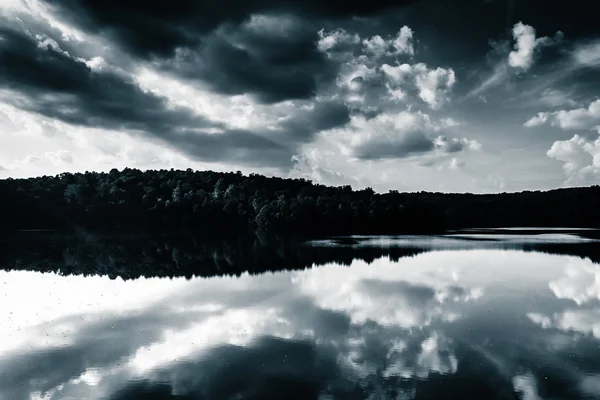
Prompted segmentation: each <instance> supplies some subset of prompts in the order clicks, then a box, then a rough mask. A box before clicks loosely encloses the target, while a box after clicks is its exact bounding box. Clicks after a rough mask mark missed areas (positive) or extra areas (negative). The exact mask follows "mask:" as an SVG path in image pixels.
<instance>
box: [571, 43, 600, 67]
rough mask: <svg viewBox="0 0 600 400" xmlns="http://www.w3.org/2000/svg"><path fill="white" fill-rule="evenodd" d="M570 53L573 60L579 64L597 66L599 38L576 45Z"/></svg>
mask: <svg viewBox="0 0 600 400" xmlns="http://www.w3.org/2000/svg"><path fill="white" fill-rule="evenodd" d="M572 55H573V59H574V60H575V62H576V63H577V64H579V65H581V66H585V67H597V66H598V65H600V40H594V41H588V42H586V43H581V44H579V45H577V46H576V47H575V49H574V50H573V53H572Z"/></svg>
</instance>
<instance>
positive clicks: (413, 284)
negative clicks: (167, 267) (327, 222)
mask: <svg viewBox="0 0 600 400" xmlns="http://www.w3.org/2000/svg"><path fill="white" fill-rule="evenodd" d="M461 235H462V234H461ZM468 235H469V237H465V236H455V235H443V236H438V237H395V238H389V237H388V238H377V237H355V238H352V240H349V239H344V240H340V239H333V240H330V241H318V242H315V243H312V247H311V248H310V249H311V250H306V249H305V250H303V251H304V253H301V254H305V255H306V254H308V255H312V256H315V255H319V258H320V259H321V260H323V259H324V260H331V259H333V260H334V261H325V262H323V261H319V262H316V261H315V265H314V266H313V267H312V268H308V269H297V270H288V271H279V272H267V273H264V274H253V275H251V274H248V273H242V274H240V275H239V276H235V275H234V276H213V277H199V276H198V277H191V278H186V277H171V278H165V277H154V278H137V279H129V280H123V279H121V278H116V279H114V277H113V279H111V278H110V277H108V276H84V275H65V274H64V270H60V268H54V271H53V272H47V273H41V272H38V271H28V270H23V265H22V264H20V268H21V269H12V270H10V271H7V270H4V271H0V287H1V288H2V292H1V294H0V321H1V322H0V398H1V399H3V400H4V399H6V400H21V399H27V400H30V399H52V400H54V399H76V400H83V399H107V400H125V399H186V400H187V399H203V400H208V399H293V398H298V399H323V400H324V399H527V400H530V399H596V398H600V340H599V339H600V268H599V266H598V264H597V263H595V262H594V261H592V260H596V258H595V257H594V256H593V255H591V256H590V257H585V252H582V251H581V249H588V250H589V249H593V248H594V247H593V246H597V243H596V242H595V241H589V240H588V239H585V238H581V237H580V236H578V235H576V234H572V233H561V232H552V233H541V236H540V235H539V234H536V235H529V236H528V235H526V234H523V233H516V234H515V235H512V236H511V235H505V234H504V233H503V234H502V235H500V236H497V237H494V238H489V237H488V235H489V233H484V234H482V235H484V236H478V237H474V236H473V235H475V236H477V235H478V234H477V233H468ZM547 235H550V236H547ZM536 246H537V247H536ZM561 246H562V247H561ZM323 248H326V249H329V250H326V251H333V250H331V249H332V248H333V249H336V250H335V251H338V253H335V254H336V255H335V257H329V258H328V257H324V256H323V254H329V253H322V252H319V251H321V250H319V249H323ZM365 248H370V249H371V250H370V251H371V252H370V253H368V254H369V256H368V257H367V256H364V255H365V254H367V253H365V251H366V250H365ZM398 248H399V249H400V250H398V251H400V252H399V253H394V251H395V250H393V249H398ZM402 248H404V250H406V249H410V250H411V251H410V252H407V251H404V250H402ZM573 249H579V250H577V251H576V250H573ZM416 250H419V251H416ZM31 251H32V250H31V249H29V252H31ZM257 251H258V250H257ZM297 251H299V250H297ZM312 251H314V253H313V252H312ZM180 252H182V250H178V253H180ZM279 252H280V253H282V254H284V255H285V257H288V258H290V259H291V258H292V257H296V258H297V254H300V253H293V252H292V253H289V252H288V253H285V251H283V250H281V251H279ZM339 252H344V254H345V256H342V255H341V253H339ZM132 253H133V251H132ZM168 253H169V255H172V253H173V249H171V250H170V251H169V252H168ZM271 253H277V252H276V251H272V252H271ZM392 253H394V254H395V255H394V254H392ZM44 254H45V253H44ZM136 254H137V253H136ZM215 254H216V253H215ZM105 256H106V255H105ZM213 256H215V257H217V258H218V257H222V255H220V256H217V255H214V254H213ZM179 257H180V258H179V259H178V260H181V259H182V256H181V255H179ZM230 257H233V258H235V257H234V256H233V255H231V254H230ZM315 257H316V256H315ZM65 259H70V260H71V259H72V255H71V256H68V257H66V258H65ZM342 259H343V260H346V261H344V262H342V261H340V260H342ZM135 260H138V259H135ZM336 260H337V261H336ZM121 261H122V262H123V263H127V262H128V261H127V259H125V260H121ZM129 261H132V260H131V259H130V260H129ZM138 261H139V260H138ZM71 262H72V263H73V262H75V261H71ZM77 262H78V265H80V266H82V267H81V268H84V267H85V263H83V262H82V261H81V260H79V261H77ZM172 262H173V263H174V265H180V264H181V263H179V264H177V263H175V261H172ZM56 263H59V262H58V261H54V262H53V266H54V267H56V265H54V264H56ZM59 264H60V263H59ZM296 264H297V263H296ZM296 264H294V265H296ZM317 264H318V265H317ZM36 265H38V267H36V268H37V269H39V268H40V267H39V263H38V264H36ZM219 265H222V264H219ZM5 267H6V265H5ZM282 267H285V265H282ZM36 268H34V269H36ZM47 268H49V267H48V266H47ZM86 268H87V267H86ZM173 268H175V267H173ZM186 268H187V267H186ZM186 268H184V269H186ZM49 269H52V268H49ZM63 269H64V268H63ZM186 270H187V269H186ZM238 273H239V272H238ZM159 275H160V274H159ZM174 275H176V274H175V273H173V271H171V273H170V276H174Z"/></svg>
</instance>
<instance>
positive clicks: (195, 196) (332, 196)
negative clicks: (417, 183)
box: [0, 168, 600, 236]
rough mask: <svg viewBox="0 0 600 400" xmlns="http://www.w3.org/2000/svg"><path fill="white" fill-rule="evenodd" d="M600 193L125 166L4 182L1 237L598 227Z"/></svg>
mask: <svg viewBox="0 0 600 400" xmlns="http://www.w3.org/2000/svg"><path fill="white" fill-rule="evenodd" d="M599 195H600V187H599V186H593V187H589V188H573V189H560V190H553V191H548V192H539V191H538V192H530V191H527V192H522V193H502V194H486V195H474V194H443V193H427V192H419V193H400V192H398V191H395V190H390V192H389V193H385V194H379V193H376V192H374V191H373V189H371V188H367V189H364V190H352V188H351V187H350V186H340V187H329V186H324V185H319V184H314V183H312V182H310V181H308V180H306V179H285V178H278V177H266V176H262V175H258V174H250V175H243V174H242V173H241V172H239V171H238V172H229V173H222V172H213V171H193V170H192V169H187V170H185V171H183V170H174V169H171V170H158V171H157V170H149V171H140V170H137V169H131V168H125V169H124V170H122V171H118V170H116V169H113V170H111V171H110V172H108V173H97V172H85V173H63V174H60V175H57V176H54V177H51V176H43V177H37V178H29V179H5V180H0V199H1V201H2V203H4V206H3V207H2V209H1V211H0V212H1V213H3V214H4V215H3V217H4V218H3V221H4V223H3V225H2V226H3V228H2V229H4V230H8V231H12V230H17V229H43V228H46V229H48V228H53V229H61V230H62V229H68V230H74V229H75V230H77V229H84V230H89V231H105V230H108V231H114V230H117V229H118V230H123V231H140V230H142V231H148V230H152V231H156V230H159V231H173V230H192V231H203V232H213V233H215V234H216V233H217V232H220V233H240V232H248V231H253V230H263V231H267V232H288V233H289V232H293V233H295V234H298V235H308V236H315V235H331V234H359V233H382V234H384V233H385V234H390V233H426V232H435V231H441V230H444V229H454V228H466V227H502V226H540V227H550V226H572V227H598V226H600V214H599V213H598V212H597V199H598V198H599Z"/></svg>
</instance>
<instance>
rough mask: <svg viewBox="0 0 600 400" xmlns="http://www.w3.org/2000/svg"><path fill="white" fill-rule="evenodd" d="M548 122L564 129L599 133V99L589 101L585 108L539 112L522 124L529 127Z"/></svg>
mask: <svg viewBox="0 0 600 400" xmlns="http://www.w3.org/2000/svg"><path fill="white" fill-rule="evenodd" d="M548 122H549V123H550V125H551V126H556V127H558V128H560V129H564V130H597V131H598V133H600V99H598V100H595V101H593V102H591V103H590V104H589V106H588V107H587V108H575V109H571V110H559V111H553V112H540V113H538V114H537V115H536V116H535V117H532V118H531V119H529V120H528V121H527V122H525V124H524V125H525V126H526V127H528V128H531V127H537V126H541V125H544V124H546V123H548Z"/></svg>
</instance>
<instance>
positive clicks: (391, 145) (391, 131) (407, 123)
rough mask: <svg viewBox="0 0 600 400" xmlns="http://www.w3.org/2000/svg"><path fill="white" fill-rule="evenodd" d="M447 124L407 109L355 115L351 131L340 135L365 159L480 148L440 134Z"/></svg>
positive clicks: (358, 156) (474, 142) (469, 141)
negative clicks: (369, 116) (370, 114)
mask: <svg viewBox="0 0 600 400" xmlns="http://www.w3.org/2000/svg"><path fill="white" fill-rule="evenodd" d="M447 123H448V121H447V120H444V121H442V122H441V123H436V122H435V121H433V120H432V119H431V117H430V116H429V115H428V114H424V113H420V112H417V113H414V112H410V111H407V110H405V111H400V112H398V113H396V114H388V113H384V114H380V115H377V116H376V117H374V118H371V119H366V118H364V117H360V116H356V117H354V118H353V119H352V122H351V123H350V126H349V130H348V132H346V133H340V134H339V135H338V137H339V140H341V141H342V143H343V144H344V145H345V146H346V147H347V149H348V150H349V151H350V154H351V155H352V156H353V157H356V158H359V159H363V160H375V159H389V158H405V157H409V156H414V155H418V154H425V153H428V152H433V151H435V152H436V153H441V154H449V153H457V152H461V151H467V150H471V151H476V150H479V149H480V148H481V145H480V144H479V143H478V142H476V141H471V140H468V139H466V138H463V139H457V138H450V139H448V138H447V137H446V136H444V135H439V133H438V132H439V131H440V130H442V129H443V128H444V127H446V126H447ZM331 135H332V134H331ZM331 135H330V136H331Z"/></svg>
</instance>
